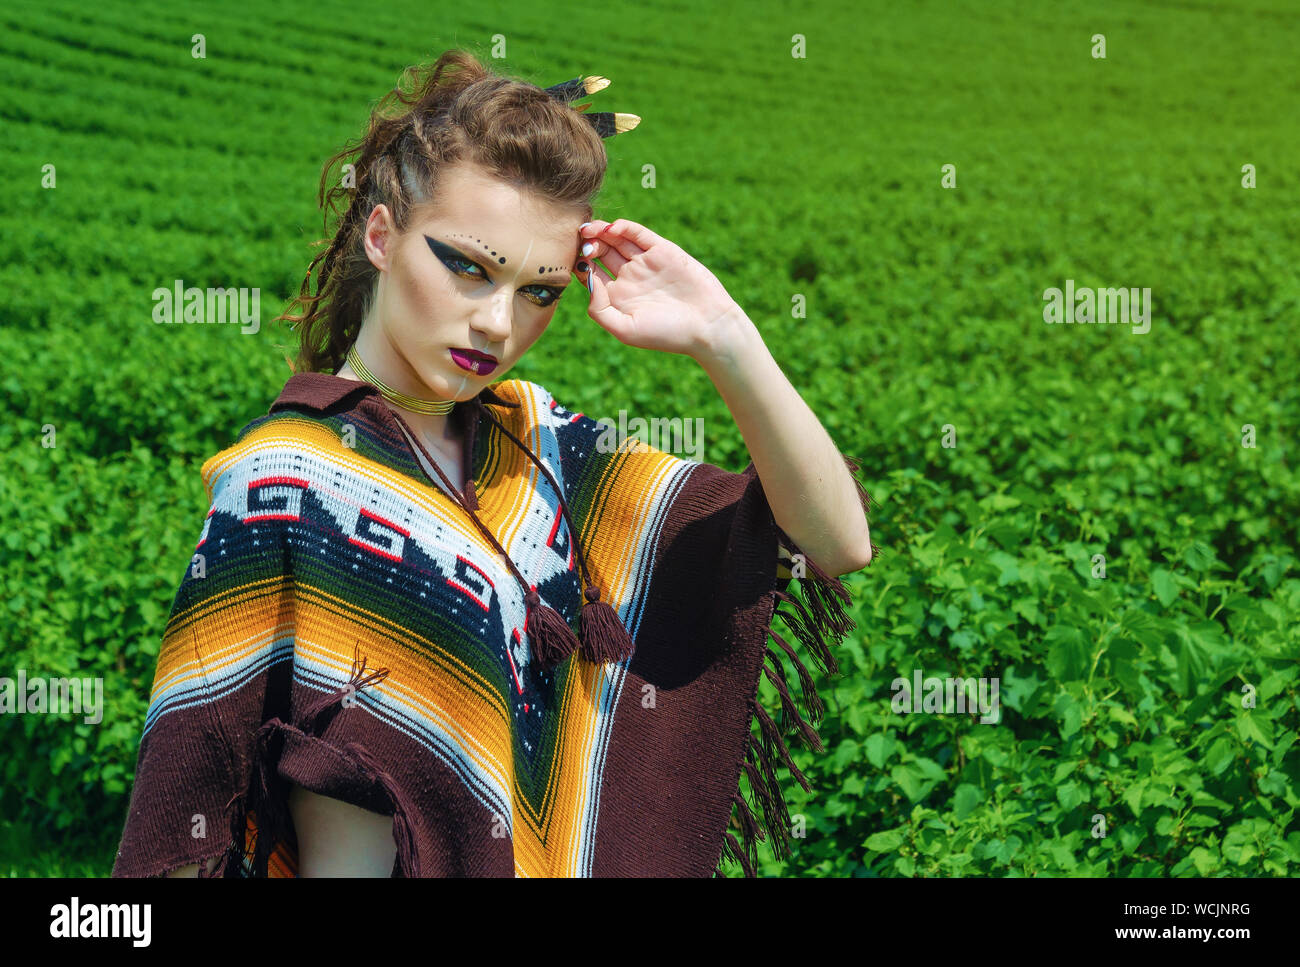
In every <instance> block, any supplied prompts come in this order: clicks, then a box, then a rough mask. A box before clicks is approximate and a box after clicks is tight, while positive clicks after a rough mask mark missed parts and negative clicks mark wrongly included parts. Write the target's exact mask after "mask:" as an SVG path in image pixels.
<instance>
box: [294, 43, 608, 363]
mask: <svg viewBox="0 0 1300 967" xmlns="http://www.w3.org/2000/svg"><path fill="white" fill-rule="evenodd" d="M403 81H405V82H406V83H405V85H404V84H403V83H402V82H403ZM404 87H405V89H404ZM357 152H360V154H359V156H358V157H356V158H355V159H354V160H353V156H354V155H357ZM461 161H467V162H470V163H473V164H476V165H478V166H480V167H481V168H483V169H484V170H485V171H486V172H488V173H489V174H491V175H492V176H494V177H496V178H498V179H500V180H502V181H505V182H506V183H508V184H511V185H513V186H514V187H515V188H517V189H519V190H521V191H522V190H527V191H529V192H531V193H533V194H534V195H536V196H537V197H539V198H540V199H544V200H547V201H551V202H554V203H557V204H559V205H562V206H565V205H570V206H572V207H573V208H574V209H575V210H576V211H578V212H580V213H581V214H582V218H583V220H590V219H591V217H592V213H593V209H592V200H593V199H594V197H595V195H596V193H597V192H598V191H599V190H600V186H601V183H602V181H603V180H604V177H605V167H606V164H607V158H606V154H605V146H604V144H603V143H602V141H601V137H600V135H599V134H597V133H596V131H595V130H594V129H593V128H592V126H591V124H590V122H588V121H587V120H586V119H585V118H584V117H583V116H582V114H580V113H579V112H578V111H576V110H574V109H573V108H572V107H570V106H569V105H568V104H566V103H564V102H562V101H559V100H557V99H555V98H553V97H552V96H551V95H549V94H547V93H546V92H545V91H544V90H542V88H541V87H539V86H537V85H536V84H531V83H529V82H527V81H521V80H517V79H514V78H511V77H506V76H504V75H501V74H498V73H495V72H494V71H492V70H489V69H488V68H487V67H486V66H484V64H483V63H482V62H481V61H480V60H479V59H478V58H477V57H476V56H475V55H474V54H472V53H470V52H468V51H465V50H449V51H447V52H445V53H444V54H442V56H441V57H439V58H438V60H437V61H436V62H435V63H433V64H432V65H416V66H413V67H408V68H407V69H406V70H405V71H404V72H403V74H402V80H401V81H399V83H398V85H397V86H396V87H394V88H393V90H392V91H390V92H389V93H388V94H387V95H385V96H384V97H383V98H382V99H380V101H379V102H378V104H376V106H375V108H374V110H373V111H372V112H371V115H370V121H369V125H368V128H367V131H366V133H365V135H364V136H363V137H361V138H359V139H354V140H352V141H350V142H349V143H348V144H347V146H346V147H344V148H343V150H341V151H340V152H338V154H336V155H334V156H333V157H331V158H330V159H329V160H328V161H327V162H325V166H324V168H323V169H322V171H321V181H320V192H319V194H318V196H317V199H318V204H319V205H320V207H321V209H322V212H323V219H324V222H325V227H324V229H323V230H324V231H325V233H326V234H327V235H328V234H329V220H330V217H331V215H335V216H337V209H338V207H339V205H338V203H339V202H340V201H341V200H343V199H345V198H346V199H347V203H348V204H347V210H346V212H345V213H344V214H343V217H342V219H341V220H340V221H339V222H338V225H337V228H336V229H335V231H334V233H333V238H332V239H321V240H320V241H318V242H317V243H316V244H317V245H323V244H324V243H325V242H326V241H329V248H327V249H326V250H324V251H323V252H321V253H319V254H318V255H317V256H316V257H315V258H314V259H312V261H311V264H310V265H309V266H308V267H307V275H306V277H305V278H304V279H303V283H302V289H301V291H300V292H299V294H298V295H297V296H296V297H294V298H293V299H292V300H291V302H290V303H289V307H290V308H292V307H293V306H295V305H297V306H300V307H301V309H302V311H301V312H300V313H297V314H294V313H291V312H287V311H286V312H285V313H284V314H282V315H279V316H277V317H276V318H275V319H274V320H272V321H273V322H280V321H282V320H285V321H288V322H289V323H290V328H293V329H296V331H297V332H298V352H297V358H296V360H295V361H294V362H293V363H291V364H290V365H291V368H292V369H293V370H294V372H299V373H301V372H336V371H337V370H338V369H339V367H341V366H342V364H343V361H344V357H345V356H346V355H347V351H348V349H349V347H351V345H352V343H353V342H355V341H356V338H357V334H358V333H359V332H360V329H361V322H362V320H363V319H364V318H365V317H366V314H367V312H369V310H370V306H371V303H372V300H373V299H374V296H375V291H376V288H377V284H378V280H379V270H378V269H376V268H375V267H374V265H372V264H371V262H370V259H369V257H368V256H367V255H366V250H365V243H364V238H365V227H366V221H367V220H368V219H369V217H370V213H371V212H372V211H374V209H375V206H376V205H381V204H382V205H387V206H388V209H389V211H391V212H392V216H393V221H394V223H395V225H396V228H397V231H398V232H404V231H406V230H407V227H408V225H409V224H410V222H411V220H412V216H413V215H414V214H415V213H416V212H418V211H419V210H420V209H421V208H423V207H424V206H426V205H429V204H431V203H432V201H433V198H434V192H435V191H436V189H437V186H438V183H439V177H438V175H439V172H440V171H441V170H442V168H443V166H444V165H452V164H456V163H458V162H461ZM349 163H350V164H352V165H353V166H354V167H353V170H352V172H351V173H349V172H348V170H347V165H348V164H349ZM335 165H341V166H342V167H341V168H340V171H341V172H342V176H341V177H335V176H332V175H331V169H333V168H334V167H335ZM327 186H330V187H328V188H327ZM317 270H319V271H317ZM313 272H316V273H317V287H316V293H315V295H313V294H311V287H312V274H313Z"/></svg>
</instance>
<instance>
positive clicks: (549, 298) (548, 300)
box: [528, 285, 564, 309]
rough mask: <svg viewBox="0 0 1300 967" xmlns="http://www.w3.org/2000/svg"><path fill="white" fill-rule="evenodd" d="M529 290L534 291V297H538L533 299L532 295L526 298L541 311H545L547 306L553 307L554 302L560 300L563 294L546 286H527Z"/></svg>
mask: <svg viewBox="0 0 1300 967" xmlns="http://www.w3.org/2000/svg"><path fill="white" fill-rule="evenodd" d="M529 288H530V289H534V290H535V291H536V295H537V296H538V297H537V298H534V297H533V296H532V295H529V296H528V299H529V301H531V302H536V303H537V304H538V305H539V306H541V307H542V308H543V309H545V308H546V307H547V306H553V305H555V303H556V301H557V300H558V299H559V298H560V296H561V295H563V294H564V293H563V292H562V291H561V290H559V289H552V288H551V287H550V286H546V285H533V286H529Z"/></svg>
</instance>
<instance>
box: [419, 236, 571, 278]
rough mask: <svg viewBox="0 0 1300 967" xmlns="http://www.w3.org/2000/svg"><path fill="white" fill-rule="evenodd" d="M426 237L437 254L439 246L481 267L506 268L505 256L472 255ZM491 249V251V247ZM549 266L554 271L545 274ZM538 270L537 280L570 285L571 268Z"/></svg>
mask: <svg viewBox="0 0 1300 967" xmlns="http://www.w3.org/2000/svg"><path fill="white" fill-rule="evenodd" d="M424 238H425V241H427V242H428V243H429V246H430V247H431V248H433V249H434V254H435V255H436V254H438V248H445V249H447V250H448V251H449V252H451V253H452V254H453V255H455V256H456V257H457V258H462V259H464V260H465V261H466V262H473V263H474V264H475V265H477V266H478V267H479V268H481V269H488V268H493V269H497V270H498V271H504V270H505V268H506V266H505V265H504V264H502V263H503V260H504V256H499V257H498V258H495V259H492V258H489V259H484V258H483V257H482V256H475V255H470V254H469V253H468V252H462V251H461V250H460V249H458V248H457V247H456V246H455V245H452V244H451V243H450V242H444V241H442V240H441V239H436V238H434V237H433V236H431V235H426V236H424ZM489 251H491V249H490V248H489ZM485 261H486V262H487V265H484V264H483V263H484V262H485ZM548 268H549V269H554V271H553V272H552V273H551V274H549V275H547V274H545V273H546V270H547V269H548ZM537 271H538V276H537V278H536V280H535V281H537V282H553V283H555V284H556V285H568V283H569V281H570V279H569V270H568V269H567V268H564V267H557V266H546V265H541V266H538V268H537Z"/></svg>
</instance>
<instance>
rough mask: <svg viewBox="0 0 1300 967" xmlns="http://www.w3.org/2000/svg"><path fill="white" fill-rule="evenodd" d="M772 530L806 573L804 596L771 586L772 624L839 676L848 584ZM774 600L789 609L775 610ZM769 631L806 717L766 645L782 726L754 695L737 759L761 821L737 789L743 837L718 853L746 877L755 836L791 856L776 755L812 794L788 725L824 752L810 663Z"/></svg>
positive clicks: (726, 839) (753, 860)
mask: <svg viewBox="0 0 1300 967" xmlns="http://www.w3.org/2000/svg"><path fill="white" fill-rule="evenodd" d="M843 459H844V464H845V466H846V467H847V468H848V470H849V472H850V474H852V475H854V476H853V483H854V486H855V487H856V489H857V493H858V499H859V501H860V503H861V504H862V510H863V513H864V514H869V512H870V508H871V503H872V501H871V497H870V495H869V494H868V493H867V491H866V490H865V489H864V488H863V486H862V484H861V483H860V482H859V481H858V479H857V476H856V474H857V471H858V469H859V466H860V462H859V461H858V460H856V459H854V458H852V457H844V458H843ZM776 530H777V534H778V536H779V538H780V539H781V541H782V543H783V544H785V546H786V547H787V548H788V549H790V551H791V553H792V554H801V555H802V557H803V560H804V563H805V565H806V566H807V569H808V571H809V572H810V573H808V574H807V575H806V576H804V577H802V578H800V579H799V584H800V586H801V587H802V588H803V591H804V600H800V599H799V598H797V597H795V596H794V595H792V594H790V593H788V592H786V591H783V590H779V589H773V590H772V591H771V592H769V593H770V594H771V595H772V607H773V611H772V618H773V623H775V619H776V616H777V615H780V616H781V618H782V619H783V620H784V621H785V624H786V627H787V628H788V629H789V631H790V632H791V633H792V634H793V636H794V638H795V639H797V640H798V642H799V643H800V644H801V645H802V646H803V647H804V648H805V649H806V650H807V651H808V653H809V654H810V655H811V656H812V657H813V659H814V661H816V663H817V665H818V667H819V668H820V669H821V670H822V671H823V672H825V673H826V674H828V675H834V674H837V673H838V672H839V663H838V662H837V661H836V660H835V655H834V654H832V652H831V650H830V647H829V644H828V642H835V643H838V642H839V641H840V640H842V639H843V637H844V636H845V635H846V634H848V633H849V632H850V631H852V630H853V629H854V628H856V627H857V623H856V622H855V621H853V619H852V618H851V617H850V616H849V614H848V612H847V610H846V609H845V605H846V604H851V603H852V598H851V596H850V595H849V593H848V589H847V588H845V587H844V585H843V583H842V582H841V581H840V580H839V579H838V578H835V577H832V576H831V575H829V574H827V573H826V572H825V571H823V570H822V569H821V568H820V567H818V565H817V563H816V562H815V561H813V560H812V558H810V557H808V556H807V555H806V554H802V552H801V551H800V549H799V547H798V546H797V545H796V544H795V543H794V542H793V541H791V540H790V538H789V536H788V535H787V534H786V533H785V532H784V531H782V530H781V529H780V527H777V528H776ZM871 551H872V560H873V561H874V560H875V558H876V556H877V553H878V551H877V548H876V545H875V542H874V541H873V542H872V544H871ZM778 602H779V603H784V604H786V605H788V606H789V607H788V608H777V604H778ZM768 634H769V635H770V636H771V638H772V640H773V641H775V642H776V644H777V645H778V646H780V648H781V650H782V651H784V652H785V654H786V656H787V657H788V658H789V659H790V661H791V662H793V663H794V667H795V670H796V672H797V674H798V676H799V686H800V693H801V698H802V699H803V704H804V708H805V710H806V715H807V718H806V719H805V717H804V716H803V715H801V714H800V712H799V708H798V705H797V703H796V701H795V699H794V696H793V695H792V694H791V692H790V687H789V679H788V678H787V676H786V673H785V668H784V665H783V664H782V662H781V659H780V655H779V654H777V652H775V651H773V650H772V649H771V648H770V647H769V648H767V649H766V651H767V655H766V658H767V659H768V660H770V662H771V665H770V667H769V665H768V664H766V663H765V664H764V665H763V668H762V673H763V674H764V675H766V676H767V679H768V681H770V682H771V683H772V685H773V687H774V688H775V689H776V691H777V694H778V695H779V697H780V701H781V725H780V726H778V725H777V724H776V722H774V721H773V719H772V716H771V715H770V714H769V713H768V711H767V710H766V709H765V708H763V706H762V705H761V704H760V703H759V701H758V699H757V697H755V699H754V701H753V718H754V719H756V720H757V723H758V735H757V736H756V735H755V734H754V733H753V732H751V733H750V734H749V735H748V736H747V739H746V746H745V755H744V761H743V762H742V763H741V771H742V772H743V773H744V775H745V778H746V780H747V781H748V783H749V787H750V790H751V791H752V793H753V795H754V799H755V801H756V802H757V803H758V806H759V809H760V810H761V812H762V816H763V818H762V822H761V823H759V822H757V821H756V819H755V817H754V816H753V814H752V812H751V811H750V809H749V805H748V803H747V802H746V801H745V799H744V797H743V796H742V795H741V794H740V792H739V790H737V795H736V796H735V797H733V799H732V805H733V808H734V810H735V814H734V824H735V825H736V826H737V828H739V830H740V834H741V836H740V840H739V841H738V840H737V839H736V837H735V836H734V835H733V834H732V833H731V831H730V830H726V831H724V833H723V846H722V858H723V859H730V860H733V861H734V862H737V863H739V864H740V866H741V868H742V869H743V870H744V873H745V876H747V877H753V876H756V875H757V874H756V872H755V870H756V867H757V865H758V860H757V851H758V842H759V841H762V840H766V841H768V842H770V844H771V848H772V852H773V854H774V855H775V856H776V857H777V858H778V859H787V858H789V855H790V840H789V832H790V813H789V809H788V807H787V805H786V802H785V796H784V794H783V792H782V788H781V782H780V780H779V779H778V777H777V775H776V761H777V759H778V757H779V759H780V760H781V761H782V762H783V763H784V764H785V766H786V767H787V768H788V769H789V770H790V774H791V775H792V776H793V777H794V778H795V780H796V781H797V782H798V783H799V785H801V786H802V787H803V788H804V790H805V791H807V792H811V790H812V787H811V786H810V785H809V783H808V780H807V777H805V776H804V774H803V773H802V772H800V771H799V768H798V767H797V766H796V765H795V764H794V761H793V760H792V759H791V758H790V752H789V749H788V748H787V746H786V744H785V741H784V739H783V738H782V733H783V732H786V731H787V730H789V729H790V728H791V727H793V729H794V730H795V733H796V734H798V735H799V736H801V737H802V738H803V740H804V741H805V742H807V743H808V745H809V746H810V747H811V748H813V749H814V750H815V751H822V749H823V746H822V741H821V736H820V735H819V734H818V733H817V730H816V728H814V727H813V725H812V724H811V723H813V722H818V721H820V720H821V718H822V717H823V715H824V714H825V712H826V706H825V703H824V702H823V701H822V700H821V697H820V695H818V693H817V687H816V683H815V682H814V681H813V678H812V675H811V674H809V671H808V668H807V667H806V666H805V665H804V663H803V662H802V661H800V659H799V656H798V654H797V653H796V652H795V650H794V648H793V647H792V646H791V644H790V643H789V642H788V641H787V640H786V639H785V638H784V637H782V636H781V635H780V634H778V633H777V631H776V630H775V628H771V627H769V629H768ZM809 720H810V721H809ZM715 875H718V876H724V875H725V874H724V873H723V872H722V861H721V860H720V861H719V864H718V868H717V869H716V870H715Z"/></svg>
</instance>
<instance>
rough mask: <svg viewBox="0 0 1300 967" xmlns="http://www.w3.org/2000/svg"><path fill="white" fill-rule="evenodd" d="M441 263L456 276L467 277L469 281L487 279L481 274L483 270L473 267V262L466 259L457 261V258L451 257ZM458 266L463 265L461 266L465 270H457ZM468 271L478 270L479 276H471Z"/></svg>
mask: <svg viewBox="0 0 1300 967" xmlns="http://www.w3.org/2000/svg"><path fill="white" fill-rule="evenodd" d="M442 261H443V264H444V265H446V266H447V268H449V269H451V270H452V271H453V272H455V273H456V274H457V275H469V277H470V278H471V279H485V278H487V276H485V275H483V274H482V273H483V270H482V269H481V268H479V266H477V265H475V264H474V263H473V262H471V261H469V260H468V259H458V258H455V257H453V256H447V257H446V258H444V259H443V260H442ZM459 265H463V266H465V268H463V269H460V268H457V266H459ZM470 269H478V271H479V274H478V275H471V274H470V271H469V270H470Z"/></svg>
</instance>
